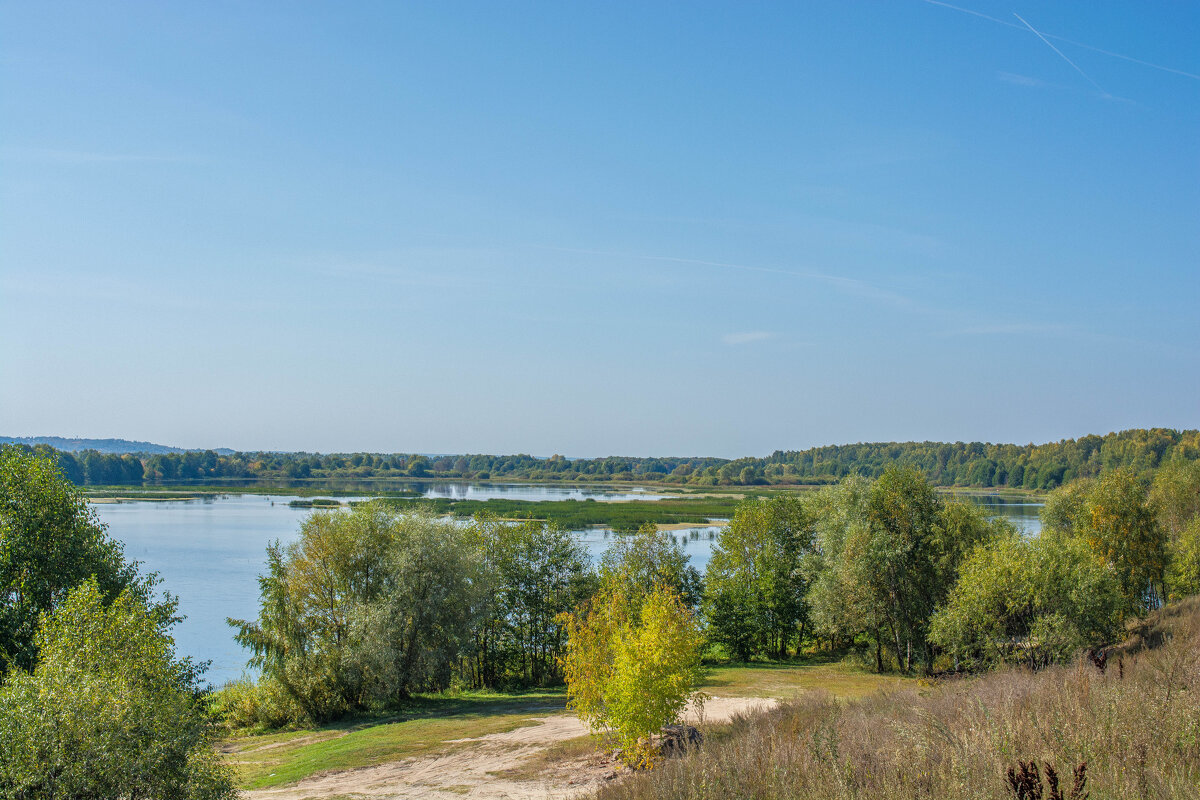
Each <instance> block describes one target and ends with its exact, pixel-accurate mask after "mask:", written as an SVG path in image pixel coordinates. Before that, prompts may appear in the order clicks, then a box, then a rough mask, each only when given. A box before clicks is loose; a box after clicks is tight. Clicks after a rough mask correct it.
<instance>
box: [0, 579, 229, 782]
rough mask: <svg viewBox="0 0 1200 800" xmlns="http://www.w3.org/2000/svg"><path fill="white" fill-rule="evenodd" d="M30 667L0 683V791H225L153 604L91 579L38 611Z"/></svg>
mask: <svg viewBox="0 0 1200 800" xmlns="http://www.w3.org/2000/svg"><path fill="white" fill-rule="evenodd" d="M36 639H37V641H36V646H37V650H38V653H39V657H38V662H37V665H36V666H35V667H34V669H33V671H32V672H26V671H24V670H17V671H15V672H13V673H12V674H11V675H10V676H9V678H8V680H7V681H6V682H5V684H4V685H3V687H2V688H0V797H3V798H9V799H10V800H35V798H47V799H49V798H62V800H92V799H93V798H167V797H170V798H181V800H218V799H219V798H234V797H236V796H237V792H236V791H235V790H234V788H233V783H232V773H231V771H230V770H229V769H228V767H227V766H225V765H224V763H223V762H221V760H220V758H219V756H218V755H217V753H216V750H215V747H214V744H215V743H214V737H213V728H212V725H211V722H210V720H209V718H208V716H207V715H206V714H205V712H204V710H203V709H202V707H201V704H200V700H199V699H198V690H197V687H196V672H195V670H194V669H193V668H192V665H191V664H190V663H188V662H187V661H180V660H178V659H176V658H175V657H174V642H173V641H172V640H171V637H170V636H169V635H168V634H167V632H166V629H165V627H164V625H163V622H162V620H161V618H160V615H159V614H157V613H156V611H155V610H154V609H153V608H149V607H147V606H146V604H145V602H144V601H143V599H142V598H141V597H140V596H139V595H138V594H137V593H135V592H131V591H128V590H126V591H123V592H121V593H120V594H118V595H117V597H116V598H114V599H113V600H112V601H111V602H108V600H107V598H106V596H105V592H104V591H103V590H102V589H101V588H100V586H99V585H98V584H97V583H96V582H95V581H94V580H89V581H86V582H84V583H83V584H81V585H80V586H79V587H78V588H76V589H75V590H73V591H72V592H71V593H70V594H69V595H68V596H67V597H66V598H65V599H64V600H63V601H62V602H61V603H59V604H58V606H57V608H56V609H55V610H54V611H53V612H50V613H47V614H45V615H44V616H43V617H42V624H41V627H40V629H39V630H38V633H37V637H36Z"/></svg>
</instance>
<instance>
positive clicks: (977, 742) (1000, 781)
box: [599, 598, 1200, 800]
mask: <svg viewBox="0 0 1200 800" xmlns="http://www.w3.org/2000/svg"><path fill="white" fill-rule="evenodd" d="M1131 634H1132V635H1131V638H1130V641H1129V642H1127V643H1126V644H1125V645H1123V646H1121V647H1118V648H1114V649H1113V651H1112V652H1111V654H1110V655H1109V660H1108V668H1107V669H1106V670H1105V671H1103V672H1101V671H1100V670H1098V669H1097V668H1096V667H1095V666H1093V665H1092V664H1091V663H1089V662H1088V661H1086V660H1084V659H1082V658H1081V659H1080V660H1079V661H1078V662H1077V663H1075V664H1073V665H1071V666H1067V667H1058V668H1053V669H1047V670H1043V671H1041V672H1038V673H1030V672H1028V671H1024V670H1019V669H1010V670H1004V671H1001V672H996V673H992V674H989V675H985V676H982V677H979V678H975V679H970V680H957V681H952V682H947V683H944V684H941V685H938V686H936V687H934V688H932V689H928V690H925V691H924V692H922V693H917V692H915V691H912V690H905V691H896V692H891V693H887V694H877V695H874V696H871V697H867V698H864V699H861V700H857V701H853V702H845V701H838V700H836V699H834V698H833V697H831V696H830V695H829V694H828V693H823V692H812V693H810V694H808V695H806V696H804V697H801V698H799V699H797V700H796V701H795V702H793V703H790V704H788V705H785V706H781V707H779V708H777V709H775V710H773V711H770V712H767V713H766V714H763V715H760V716H757V717H754V718H752V719H740V720H737V721H736V722H735V723H734V725H735V731H734V735H732V736H729V737H728V738H725V739H723V741H721V742H720V743H717V744H714V745H712V746H709V747H705V748H704V749H703V750H702V751H701V752H699V753H697V754H696V755H694V756H691V757H689V758H686V759H681V760H678V761H674V762H669V763H667V764H664V765H663V766H661V767H660V768H658V769H656V770H654V771H653V772H650V773H645V774H640V775H634V776H631V777H630V778H629V779H627V780H624V781H621V782H619V784H617V785H613V786H609V787H607V788H605V789H604V790H603V791H601V793H600V795H599V797H600V798H601V800H643V799H648V798H654V800H670V799H671V798H713V800H716V799H717V798H733V799H735V800H736V799H737V798H755V799H756V800H767V799H768V798H781V799H782V798H812V799H813V800H825V799H826V798H829V799H830V800H832V798H839V799H840V798H864V799H865V798H881V799H882V798H894V799H895V800H912V798H930V800H942V799H943V798H944V799H945V800H961V799H962V798H981V799H982V798H990V799H994V800H1012V798H1013V797H1014V791H1013V789H1012V788H1011V787H1010V784H1009V778H1008V770H1009V769H1010V768H1011V769H1014V770H1015V771H1018V774H1019V770H1020V769H1021V763H1022V762H1024V763H1025V764H1029V762H1036V763H1037V764H1038V765H1040V769H1041V772H1042V774H1047V773H1046V765H1047V764H1048V765H1050V770H1051V771H1052V772H1053V773H1055V774H1056V776H1062V778H1063V781H1064V784H1065V785H1064V789H1063V792H1064V795H1065V796H1069V795H1066V792H1067V790H1069V789H1070V788H1071V786H1070V784H1071V783H1072V782H1073V780H1074V776H1075V773H1076V770H1077V768H1078V767H1079V765H1080V764H1083V763H1086V764H1087V767H1086V778H1087V787H1086V790H1087V792H1089V793H1090V800H1117V798H1121V799H1122V800H1123V799H1124V798H1155V799H1157V798H1163V799H1164V800H1165V799H1166V798H1198V797H1200V697H1198V696H1197V693H1198V692H1200V598H1190V599H1189V600H1187V601H1184V602H1182V603H1179V604H1175V605H1173V606H1171V607H1168V608H1166V609H1163V610H1161V611H1159V612H1157V613H1156V614H1154V615H1152V617H1151V618H1150V619H1149V620H1147V621H1145V622H1143V623H1140V624H1139V625H1137V626H1135V627H1134V628H1133V629H1132V631H1131ZM1046 796H1047V797H1049V796H1050V795H1048V794H1047V795H1046Z"/></svg>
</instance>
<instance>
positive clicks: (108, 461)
mask: <svg viewBox="0 0 1200 800" xmlns="http://www.w3.org/2000/svg"><path fill="white" fill-rule="evenodd" d="M35 449H37V450H39V451H40V452H43V453H50V452H55V453H57V457H58V460H59V466H60V468H61V469H62V471H63V473H64V474H65V475H66V476H67V477H68V478H69V479H70V480H71V481H72V482H74V483H76V484H77V485H81V486H82V485H87V486H102V485H139V484H148V485H152V484H170V483H174V482H196V481H204V480H214V481H220V480H221V479H231V478H240V479H258V480H313V481H319V480H322V479H330V478H339V479H354V478H446V479H470V480H528V481H543V482H560V481H563V482H565V481H585V482H595V481H633V482H646V483H662V484H679V485H685V486H768V485H810V486H811V485H824V484H834V483H837V482H839V481H841V480H842V479H843V478H847V477H851V476H858V477H863V478H878V477H880V476H881V475H883V473H884V472H885V471H887V470H888V469H889V468H890V467H897V466H898V467H910V468H912V469H915V470H917V471H918V472H920V473H921V474H922V475H923V476H924V477H925V478H926V480H928V481H929V482H930V483H932V484H933V485H934V486H943V487H948V486H970V487H979V488H992V487H995V488H1018V489H1034V490H1049V489H1053V488H1056V487H1058V486H1061V485H1063V484H1065V483H1070V482H1071V481H1073V480H1075V479H1076V478H1092V477H1096V476H1098V475H1099V474H1100V473H1101V472H1102V471H1105V470H1112V469H1131V470H1133V471H1134V472H1136V473H1138V474H1139V475H1142V476H1146V475H1149V474H1150V473H1151V472H1153V471H1154V470H1156V469H1158V468H1159V467H1160V466H1162V465H1163V464H1167V463H1172V462H1179V461H1195V460H1197V459H1200V431H1197V430H1186V431H1178V430H1172V429H1169V428H1150V429H1143V428H1139V429H1134V430H1128V431H1121V432H1120V433H1109V434H1107V435H1105V436H1095V435H1091V436H1084V437H1081V438H1079V439H1064V440H1062V441H1060V442H1051V443H1049V444H1040V445H1034V444H1027V445H1014V444H987V443H984V442H885V443H870V444H848V445H831V446H828V447H815V448H811V449H808V450H789V451H783V450H777V451H775V452H774V453H772V454H771V455H770V456H767V457H766V458H740V459H736V460H728V459H722V458H706V457H695V458H622V457H616V456H611V457H608V458H590V459H589V458H577V459H569V458H565V457H563V456H561V455H554V456H551V457H550V458H536V457H534V456H531V455H525V454H519V455H511V456H494V455H447V456H437V457H430V456H425V455H418V454H403V453H394V454H390V455H384V454H378V453H332V454H321V453H261V452H260V453H233V454H231V455H222V454H218V453H217V452H215V451H212V450H205V451H198V450H196V451H188V452H183V453H158V454H126V455H115V454H111V453H99V452H96V451H94V450H85V451H82V452H77V453H66V452H58V451H53V450H51V449H50V448H48V447H47V446H45V445H38V446H37V447H36V448H35Z"/></svg>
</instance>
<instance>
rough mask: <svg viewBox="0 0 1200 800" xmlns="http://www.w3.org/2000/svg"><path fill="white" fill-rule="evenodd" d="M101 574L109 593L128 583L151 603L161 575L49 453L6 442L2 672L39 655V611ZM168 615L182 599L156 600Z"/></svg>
mask: <svg viewBox="0 0 1200 800" xmlns="http://www.w3.org/2000/svg"><path fill="white" fill-rule="evenodd" d="M93 576H94V577H95V579H96V583H97V585H98V586H99V588H100V591H101V593H102V594H103V595H104V597H105V598H109V599H111V598H113V597H116V596H117V595H118V594H120V593H121V591H122V590H126V589H128V590H129V591H131V592H133V593H134V594H136V595H137V596H139V597H141V598H142V599H143V600H144V601H146V602H148V603H150V602H151V597H152V595H153V587H154V585H155V582H156V579H155V577H154V576H153V575H150V576H145V577H143V576H140V575H139V574H138V571H137V564H136V562H134V563H130V562H127V561H126V560H125V558H124V554H123V552H122V548H121V545H120V543H118V542H116V541H115V540H113V539H111V538H109V536H108V535H107V532H106V529H105V527H104V525H102V524H101V523H100V521H99V520H98V519H97V518H96V515H95V513H94V512H93V511H92V510H91V509H89V508H88V505H87V502H86V500H85V499H84V497H83V495H82V494H81V493H80V492H79V490H78V489H77V488H75V487H74V486H73V485H72V484H71V483H70V482H68V481H67V480H66V479H65V478H64V477H63V475H62V473H61V472H60V471H59V469H58V466H57V464H56V462H55V461H54V460H53V459H51V458H49V457H42V456H37V455H35V454H33V453H31V452H29V451H27V450H26V449H24V448H20V447H10V446H4V447H0V677H3V675H4V673H5V672H6V671H8V670H9V669H11V668H13V667H17V668H21V669H25V670H30V669H33V666H34V664H35V663H36V662H37V643H36V640H35V636H34V634H35V632H36V630H37V625H38V621H39V619H40V616H41V615H42V614H44V613H46V612H49V611H53V610H54V608H55V607H56V606H57V605H58V603H59V602H61V601H62V600H63V598H65V597H66V595H67V593H68V592H70V591H71V589H73V588H74V587H76V586H78V585H79V584H80V583H82V582H83V581H85V580H87V579H88V578H91V577H93ZM152 608H153V611H154V613H155V614H156V615H157V616H158V618H159V619H160V620H161V621H162V622H163V623H166V622H168V621H170V620H171V619H173V617H174V613H175V604H174V602H173V601H172V600H171V599H170V598H169V597H168V598H166V599H165V600H162V601H160V602H158V603H154V604H152Z"/></svg>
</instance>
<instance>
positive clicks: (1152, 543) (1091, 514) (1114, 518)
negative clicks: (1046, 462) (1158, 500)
mask: <svg viewBox="0 0 1200 800" xmlns="http://www.w3.org/2000/svg"><path fill="white" fill-rule="evenodd" d="M1155 512H1156V509H1155V507H1154V504H1153V503H1152V501H1151V498H1150V494H1149V491H1148V489H1147V487H1146V485H1145V483H1144V482H1143V481H1142V480H1141V479H1140V478H1138V476H1137V474H1136V473H1134V472H1133V471H1132V470H1130V469H1124V468H1122V469H1116V470H1112V471H1110V472H1106V473H1104V474H1103V475H1101V476H1100V477H1099V478H1097V479H1094V480H1086V481H1076V482H1074V483H1070V484H1067V485H1066V486H1063V487H1062V488H1060V489H1058V490H1056V491H1055V492H1053V493H1052V494H1051V495H1050V497H1048V498H1047V500H1046V507H1045V509H1044V511H1043V514H1042V521H1043V525H1044V526H1045V527H1047V528H1049V529H1051V530H1056V531H1059V532H1062V533H1066V534H1071V535H1075V536H1079V537H1081V538H1082V539H1083V540H1084V541H1086V542H1087V543H1088V545H1089V546H1090V547H1091V548H1092V550H1093V551H1094V552H1095V553H1096V555H1098V556H1099V557H1100V558H1101V559H1102V560H1103V561H1104V563H1105V564H1107V565H1108V567H1109V569H1111V570H1112V571H1113V574H1114V575H1115V576H1116V578H1117V580H1118V582H1119V583H1120V586H1121V591H1122V592H1123V593H1124V595H1125V602H1126V607H1127V608H1128V610H1129V611H1130V612H1133V613H1142V612H1144V611H1146V610H1148V609H1152V608H1156V607H1157V606H1158V605H1160V604H1161V602H1162V600H1163V598H1164V597H1165V586H1164V580H1165V574H1166V568H1167V555H1168V541H1167V535H1166V531H1165V530H1164V528H1163V526H1161V525H1160V524H1159V521H1158V517H1157V515H1156V513H1155Z"/></svg>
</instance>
